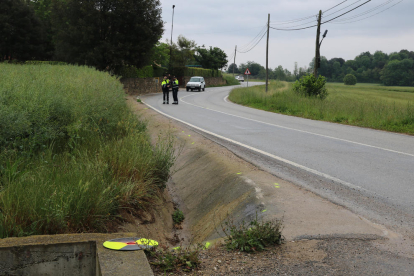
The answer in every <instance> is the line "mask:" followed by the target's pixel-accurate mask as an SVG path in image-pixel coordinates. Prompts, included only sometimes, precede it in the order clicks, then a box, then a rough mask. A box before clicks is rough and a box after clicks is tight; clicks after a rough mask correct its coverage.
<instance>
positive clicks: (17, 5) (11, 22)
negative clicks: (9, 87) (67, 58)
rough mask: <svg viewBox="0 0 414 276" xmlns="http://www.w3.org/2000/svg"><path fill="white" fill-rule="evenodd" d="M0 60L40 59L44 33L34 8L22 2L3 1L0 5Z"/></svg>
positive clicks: (20, 0) (18, 0)
mask: <svg viewBox="0 0 414 276" xmlns="http://www.w3.org/2000/svg"><path fill="white" fill-rule="evenodd" d="M0 33H1V39H0V60H3V59H18V60H28V59H40V58H41V57H42V55H43V38H44V31H43V28H42V24H41V22H40V21H39V19H37V18H36V16H35V13H34V10H33V8H32V7H31V6H30V5H29V4H27V3H26V2H24V1H22V0H2V2H1V5H0Z"/></svg>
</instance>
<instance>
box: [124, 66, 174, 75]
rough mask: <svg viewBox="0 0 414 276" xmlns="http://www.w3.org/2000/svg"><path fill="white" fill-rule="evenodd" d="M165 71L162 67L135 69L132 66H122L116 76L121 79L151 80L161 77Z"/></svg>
mask: <svg viewBox="0 0 414 276" xmlns="http://www.w3.org/2000/svg"><path fill="white" fill-rule="evenodd" d="M166 71H167V69H166V68H164V67H155V68H154V67H153V66H151V65H149V66H144V67H142V68H139V69H138V68H137V67H135V66H133V65H131V66H129V65H127V66H123V67H122V68H121V69H120V70H119V73H118V74H117V75H119V76H121V77H122V78H153V77H162V76H163V75H164V74H165V72H166Z"/></svg>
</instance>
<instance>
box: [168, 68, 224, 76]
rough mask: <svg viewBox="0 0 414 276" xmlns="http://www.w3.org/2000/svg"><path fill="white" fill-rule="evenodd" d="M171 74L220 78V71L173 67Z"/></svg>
mask: <svg viewBox="0 0 414 276" xmlns="http://www.w3.org/2000/svg"><path fill="white" fill-rule="evenodd" d="M173 74H174V75H176V76H180V77H182V76H200V77H205V78H206V77H221V71H220V70H212V69H203V68H194V67H175V68H174V69H173Z"/></svg>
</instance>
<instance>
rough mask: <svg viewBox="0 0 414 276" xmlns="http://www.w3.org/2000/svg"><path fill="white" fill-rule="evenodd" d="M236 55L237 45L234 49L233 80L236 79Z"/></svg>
mask: <svg viewBox="0 0 414 276" xmlns="http://www.w3.org/2000/svg"><path fill="white" fill-rule="evenodd" d="M236 54H237V45H236V48H235V49H234V62H233V78H234V67H236Z"/></svg>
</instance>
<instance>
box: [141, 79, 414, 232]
mask: <svg viewBox="0 0 414 276" xmlns="http://www.w3.org/2000/svg"><path fill="white" fill-rule="evenodd" d="M245 85H246V84H245V83H244V84H243V86H245ZM250 85H252V83H250ZM232 88H233V87H219V88H207V89H206V91H205V92H186V91H185V90H184V89H181V90H180V92H179V99H180V101H179V105H172V104H169V105H163V104H162V94H153V95H148V96H145V97H142V99H143V101H144V102H145V103H146V104H147V105H148V106H150V107H151V108H153V109H155V110H157V111H158V112H161V113H163V114H164V115H167V116H170V117H172V118H174V119H177V120H179V121H181V122H183V123H186V124H189V125H190V126H191V127H193V128H195V129H198V131H200V132H201V133H204V134H205V135H206V136H209V137H211V138H212V139H213V140H216V141H218V142H220V143H221V144H223V145H225V146H227V147H228V148H229V149H231V150H232V151H234V152H236V154H238V155H240V156H242V157H243V158H245V159H247V160H248V161H250V162H252V163H253V164H255V165H257V166H259V167H261V168H262V169H264V170H266V171H269V172H271V173H274V174H276V175H278V176H280V177H282V178H285V179H287V180H291V181H294V182H295V183H298V184H299V185H302V186H305V187H306V188H308V189H310V190H312V191H313V192H315V193H317V194H320V195H322V196H323V197H325V198H328V199H330V200H332V201H333V202H336V203H339V204H341V205H344V206H346V207H348V208H350V209H352V210H353V211H355V212H357V213H360V214H362V215H364V216H366V217H367V218H369V219H372V220H373V221H375V222H378V223H381V224H385V225H387V226H388V227H392V228H393V229H394V230H401V231H404V232H405V233H406V234H409V235H410V236H411V237H414V233H413V229H414V137H413V136H408V135H402V134H395V133H390V132H385V131H377V130H371V129H366V128H360V127H352V126H345V125H340V124H334V123H328V122H322V121H313V120H308V119H303V118H296V117H291V116H286V115H280V114H275V113H270V112H265V111H260V110H256V109H252V108H248V107H243V106H240V105H237V104H234V103H231V102H229V101H228V100H227V96H228V94H229V92H230V91H231V89H232ZM170 97H171V96H170ZM171 98H172V97H171ZM170 102H172V99H171V101H170Z"/></svg>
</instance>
